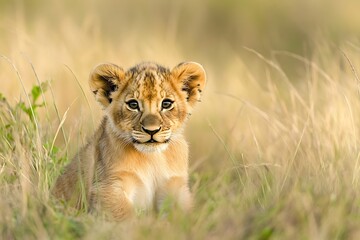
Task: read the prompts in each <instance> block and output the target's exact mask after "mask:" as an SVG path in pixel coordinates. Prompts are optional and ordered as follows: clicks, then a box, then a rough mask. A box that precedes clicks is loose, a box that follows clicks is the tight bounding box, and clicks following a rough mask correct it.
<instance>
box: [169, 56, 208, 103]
mask: <svg viewBox="0 0 360 240" xmlns="http://www.w3.org/2000/svg"><path fill="white" fill-rule="evenodd" d="M171 74H172V76H173V77H174V79H175V81H177V83H179V84H180V87H181V90H182V91H185V92H186V93H187V101H188V104H189V105H190V106H191V107H192V108H193V107H194V106H195V105H196V103H197V102H199V101H200V98H201V93H202V91H203V90H204V87H205V83H206V74H205V70H204V68H203V67H202V66H201V65H200V64H199V63H196V62H185V63H180V64H179V65H177V66H176V67H174V68H173V69H172V71H171Z"/></svg>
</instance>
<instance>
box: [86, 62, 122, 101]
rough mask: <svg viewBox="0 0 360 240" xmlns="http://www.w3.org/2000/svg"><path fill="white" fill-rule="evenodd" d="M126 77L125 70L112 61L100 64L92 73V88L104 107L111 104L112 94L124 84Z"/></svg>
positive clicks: (90, 82)
mask: <svg viewBox="0 0 360 240" xmlns="http://www.w3.org/2000/svg"><path fill="white" fill-rule="evenodd" d="M124 78H125V73H124V70H123V69H122V68H121V67H119V66H117V65H115V64H111V63H104V64H100V65H98V66H96V67H95V68H94V70H93V71H92V72H91V73H90V78H89V85H90V89H91V91H92V92H93V93H94V95H95V98H96V100H97V101H98V102H99V103H100V105H101V106H102V107H103V108H106V107H107V106H109V105H110V104H111V102H112V96H111V95H112V93H113V92H114V91H116V90H118V89H119V88H121V86H122V85H124V81H125V80H124Z"/></svg>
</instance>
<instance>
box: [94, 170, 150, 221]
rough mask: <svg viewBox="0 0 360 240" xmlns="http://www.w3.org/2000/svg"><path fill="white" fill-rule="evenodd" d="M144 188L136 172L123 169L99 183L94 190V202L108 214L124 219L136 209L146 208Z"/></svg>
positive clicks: (117, 218)
mask: <svg viewBox="0 0 360 240" xmlns="http://www.w3.org/2000/svg"><path fill="white" fill-rule="evenodd" d="M144 189H145V187H144V184H143V183H142V181H141V180H140V179H139V177H138V176H137V175H136V174H135V173H132V172H126V171H122V172H120V173H118V174H116V175H114V176H111V177H109V178H107V180H106V181H103V182H101V181H100V182H99V183H98V184H97V186H96V187H95V188H94V190H93V191H92V202H93V203H92V204H93V206H94V208H98V209H99V208H100V209H102V210H104V212H105V213H106V214H107V216H110V217H111V218H114V219H115V220H124V219H127V218H130V217H131V216H133V215H134V214H135V209H137V208H145V204H146V203H145V202H144V201H145V200H146V197H145V196H143V195H144V194H143V193H144V191H145V190H144Z"/></svg>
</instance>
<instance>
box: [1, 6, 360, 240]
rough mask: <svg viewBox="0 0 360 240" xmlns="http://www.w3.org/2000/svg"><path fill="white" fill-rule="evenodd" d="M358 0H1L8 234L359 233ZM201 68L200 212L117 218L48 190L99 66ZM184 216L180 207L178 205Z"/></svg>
mask: <svg viewBox="0 0 360 240" xmlns="http://www.w3.org/2000/svg"><path fill="white" fill-rule="evenodd" d="M358 9H360V2H358V1H353V0H347V1H342V2H341V3H340V2H336V1H321V0H319V1H286V0H274V1H266V0H254V1H252V0H241V1H232V0H226V1H215V0H200V1H190V0H185V1H177V2H176V1H160V0H156V1H145V0H139V1H136V2H132V3H127V2H126V1H55V0H50V1H44V0H36V1H2V2H0V29H1V31H0V38H1V41H0V55H1V56H0V84H1V88H0V93H1V94H0V238H1V239H359V237H360V230H359V229H360V194H359V184H360V76H359V74H360V73H358V71H360V70H359V69H360V58H359V53H360V42H359V31H358V29H360V15H359V14H358V13H357V12H358ZM143 60H145V61H147V60H151V61H156V62H159V63H162V64H164V65H167V66H169V67H171V66H174V65H176V64H177V63H178V62H181V61H184V60H185V61H186V60H193V61H197V62H200V63H202V64H203V65H204V67H205V69H206V70H207V74H208V86H207V88H206V90H205V91H204V98H203V100H202V103H201V104H199V106H198V107H197V109H196V110H195V111H194V114H193V116H192V117H191V119H190V121H189V123H188V127H187V132H186V135H187V139H188V140H189V143H190V153H191V154H190V156H191V160H190V161H191V164H190V168H191V188H192V191H193V192H194V196H195V207H194V210H193V212H192V213H191V214H189V215H185V214H183V213H182V212H181V211H178V210H177V209H171V208H170V207H168V206H164V209H163V211H164V212H168V213H167V214H159V215H158V214H155V213H139V216H138V217H137V219H136V220H135V221H132V222H125V223H115V222H108V221H106V220H104V219H103V218H102V217H101V216H95V215H93V214H88V213H84V212H81V211H80V212H79V211H76V210H74V209H71V208H68V207H66V206H64V205H63V204H61V203H58V202H56V201H54V199H52V198H51V196H50V189H51V186H52V184H53V182H54V180H55V179H56V177H57V176H58V174H59V173H60V171H61V169H62V168H63V166H64V165H65V164H66V163H67V162H68V160H69V158H71V157H72V156H73V154H74V153H75V152H76V151H77V149H78V148H79V147H80V146H82V145H83V143H84V142H85V141H86V138H87V137H89V136H91V134H92V132H93V131H94V128H96V125H97V124H98V123H99V121H100V120H101V117H102V113H101V109H100V108H99V107H98V106H97V105H96V103H95V101H94V100H93V97H92V95H91V92H90V91H89V90H88V86H87V78H88V74H89V72H90V71H91V69H92V68H93V67H94V66H95V65H96V64H98V63H101V62H114V63H117V64H119V65H121V66H123V67H124V68H127V67H130V66H132V65H134V64H136V63H138V62H140V61H143ZM169 206H171V203H169Z"/></svg>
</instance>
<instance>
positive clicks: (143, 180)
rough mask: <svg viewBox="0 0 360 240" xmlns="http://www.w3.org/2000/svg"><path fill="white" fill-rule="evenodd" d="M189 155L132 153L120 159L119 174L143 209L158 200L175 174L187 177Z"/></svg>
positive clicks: (126, 191)
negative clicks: (160, 193)
mask: <svg viewBox="0 0 360 240" xmlns="http://www.w3.org/2000/svg"><path fill="white" fill-rule="evenodd" d="M185 158H187V155H186V154H183V155H174V154H166V152H161V153H151V154H144V153H138V152H128V153H127V154H121V155H120V156H119V157H118V159H116V164H115V166H116V167H115V169H113V171H112V172H113V173H114V174H116V175H117V176H118V177H119V178H120V179H121V182H122V188H123V191H124V192H125V194H126V195H127V197H128V198H129V200H130V201H131V202H132V203H133V204H134V205H135V206H136V207H137V208H140V209H148V208H151V207H152V206H153V205H154V201H158V199H157V198H158V195H159V192H161V190H162V189H163V188H164V186H165V185H166V184H167V181H168V180H169V179H170V178H172V177H175V176H181V177H185V178H187V159H185Z"/></svg>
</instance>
